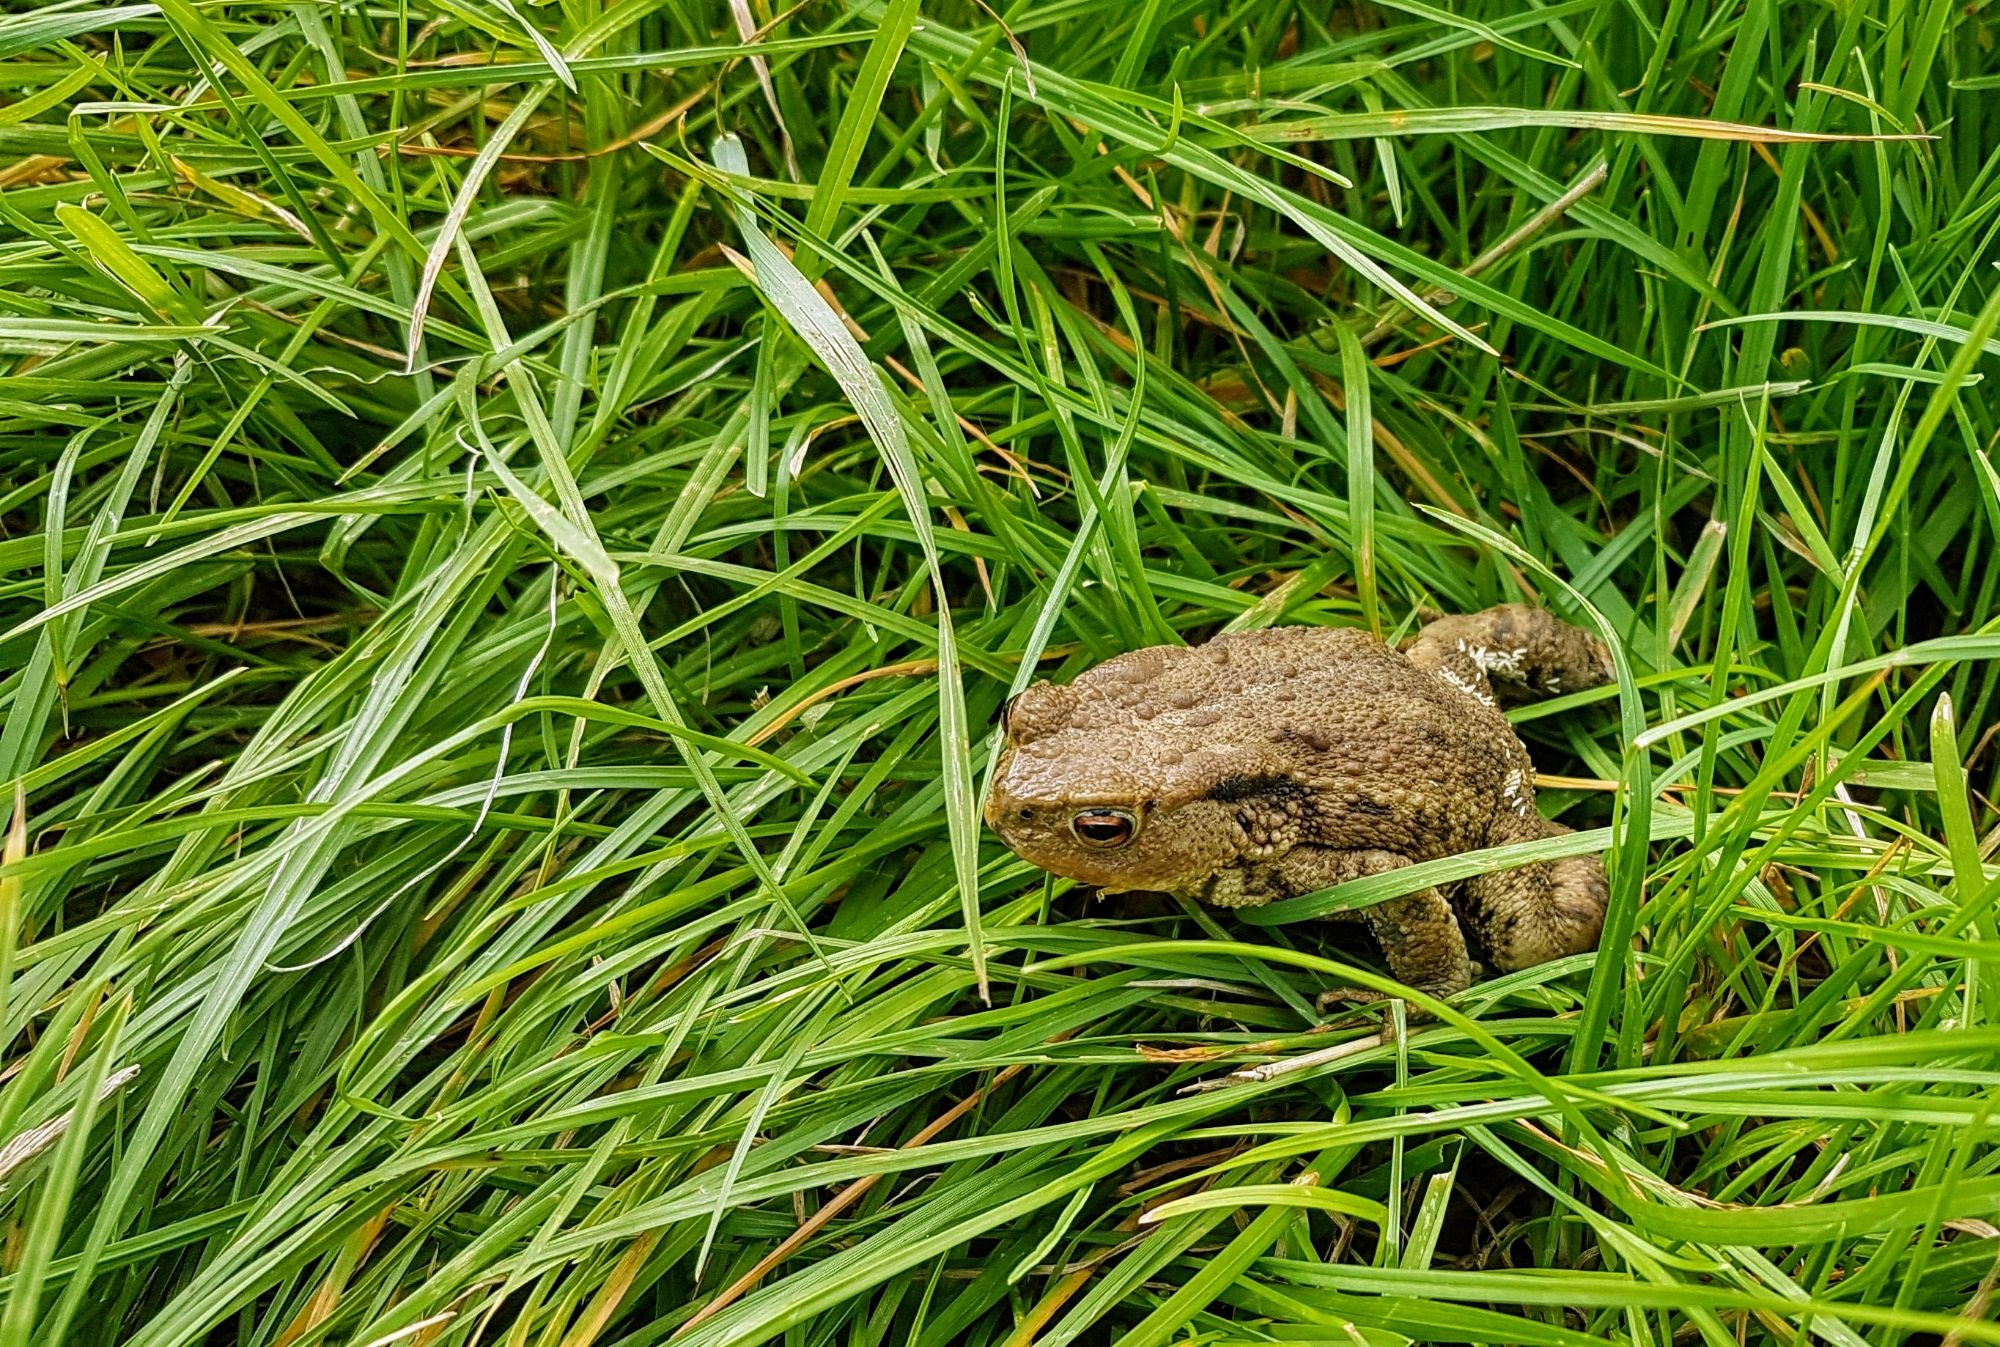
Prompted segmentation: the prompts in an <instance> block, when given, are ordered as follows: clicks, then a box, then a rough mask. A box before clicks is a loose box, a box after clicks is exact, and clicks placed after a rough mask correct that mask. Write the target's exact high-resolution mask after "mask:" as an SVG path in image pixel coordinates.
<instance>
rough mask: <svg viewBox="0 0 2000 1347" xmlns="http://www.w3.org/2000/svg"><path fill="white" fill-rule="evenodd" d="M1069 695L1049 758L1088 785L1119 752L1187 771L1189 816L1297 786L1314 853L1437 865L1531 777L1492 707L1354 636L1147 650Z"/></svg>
mask: <svg viewBox="0 0 2000 1347" xmlns="http://www.w3.org/2000/svg"><path fill="white" fill-rule="evenodd" d="M1070 686H1071V688H1072V689H1073V691H1074V694H1075V698H1076V700H1075V703H1074V705H1073V707H1072V708H1071V709H1070V712H1069V715H1068V717H1067V725H1066V726H1065V728H1064V729H1063V730H1062V731H1060V732H1058V733H1057V734H1056V735H1054V736H1052V740H1053V741H1052V742H1049V743H1048V744H1047V745H1046V747H1047V750H1048V755H1049V761H1050V762H1051V764H1052V765H1053V764H1055V763H1067V764H1069V765H1070V769H1071V770H1076V769H1077V768H1078V767H1079V765H1080V764H1082V763H1085V762H1087V761H1088V760H1089V759H1090V758H1092V757H1093V756H1096V755H1102V754H1105V753H1107V752H1109V753H1110V754H1111V755H1113V756H1114V757H1116V758H1120V759H1124V758H1127V757H1134V758H1136V757H1138V756H1140V755H1144V756H1146V757H1149V758H1151V759H1152V760H1153V761H1154V762H1156V763H1170V764H1174V765H1177V766H1180V767H1182V768H1183V769H1185V770H1182V771H1180V772H1175V773H1173V774H1171V784H1170V785H1167V786H1166V787H1165V789H1166V791H1167V793H1168V794H1169V795H1170V796H1171V797H1173V800H1174V801H1175V802H1178V801H1181V800H1186V799H1189V798H1197V797H1207V798H1211V799H1213V798H1224V799H1226V798H1229V797H1230V796H1232V795H1239V796H1251V795H1260V794H1265V793H1268V791H1269V790H1270V789H1272V788H1273V787H1275V786H1278V783H1279V782H1280V781H1283V782H1284V783H1285V785H1286V786H1288V787H1289V789H1291V790H1292V791H1294V792H1296V794H1295V796H1294V798H1295V799H1297V800H1298V801H1300V802H1301V804H1302V805H1303V806H1304V812H1305V814H1306V815H1307V817H1306V819H1305V820H1304V821H1305V824H1306V827H1307V831H1308V833H1309V834H1310V835H1311V838H1312V840H1313V841H1315V842H1318V843H1321V844H1324V845H1329V846H1352V847H1360V846H1370V847H1381V846H1387V847H1390V848H1393V849H1395V850H1397V851H1398V852H1400V853H1401V854H1404V855H1408V856H1410V857H1411V858H1412V859H1428V858H1430V857H1432V856H1440V855H1447V854H1450V853H1452V852H1456V851H1461V850H1465V849H1466V848H1468V847H1473V846H1479V845H1482V844H1483V843H1484V841H1485V839H1486V834H1487V827H1486V824H1487V822H1488V820H1489V819H1490V818H1491V816H1492V813H1493V811H1494V809H1495V808H1496V807H1497V806H1501V805H1504V804H1505V803H1506V801H1507V799H1508V797H1509V796H1510V795H1518V794H1519V782H1520V780H1521V778H1520V776H1519V775H1518V774H1519V773H1523V772H1525V771H1527V770H1529V763H1528V760H1527V757H1526V754H1525V752H1523V750H1522V748H1521V745H1520V741H1519V740H1518V739H1517V738H1515V736H1514V734H1513V731H1512V729H1511V728H1510V727H1509V726H1508V724H1507V722H1506V720H1505V718H1504V717H1502V716H1501V715H1500V713H1499V712H1498V711H1497V710H1496V709H1494V708H1493V707H1492V706H1491V705H1490V704H1488V703H1487V702H1485V701H1482V700H1481V699H1479V698H1478V697H1476V696H1474V695H1472V694H1470V693H1469V692H1467V691H1464V690H1461V689H1460V687H1458V686H1454V684H1453V683H1452V682H1451V681H1450V679H1449V678H1448V677H1446V676H1444V675H1441V674H1440V673H1438V672H1436V671H1433V670H1426V669H1421V668H1418V667H1417V666H1416V665H1414V664H1412V663H1411V662H1410V661H1409V660H1408V659H1407V658H1405V657H1404V656H1403V655H1401V654H1399V653H1398V652H1396V651H1394V650H1391V649H1389V648H1388V647H1387V646H1385V645H1383V644H1382V643H1381V642H1380V641H1377V640H1375V639H1374V638H1373V637H1371V636H1369V635H1367V634H1366V633H1365V632H1361V631H1356V630H1352V629H1338V628H1324V627H1283V628H1274V629H1271V630H1266V631H1255V632H1242V633H1237V634H1233V635H1225V636H1219V637H1217V638H1215V639H1214V640H1212V641H1210V642H1208V643H1207V644H1206V645H1203V646H1199V647H1194V648H1181V647H1171V646H1162V647H1154V648H1152V649H1147V650H1137V651H1133V652H1132V653H1130V654H1127V655H1121V656H1119V657H1117V658H1115V659H1112V660H1109V661H1107V662H1106V663H1104V664H1100V665H1098V666H1097V667H1096V668H1093V669H1091V670H1089V671H1088V672H1086V673H1084V674H1082V675H1080V676H1078V678H1077V679H1076V681H1075V682H1074V683H1072V684H1071V685H1070ZM1510 773H1512V774H1517V775H1516V776H1515V778H1514V779H1515V783H1516V784H1515V787H1514V789H1513V790H1512V791H1510V790H1509V787H1508V779H1509V775H1510ZM1281 788H1282V787H1281Z"/></svg>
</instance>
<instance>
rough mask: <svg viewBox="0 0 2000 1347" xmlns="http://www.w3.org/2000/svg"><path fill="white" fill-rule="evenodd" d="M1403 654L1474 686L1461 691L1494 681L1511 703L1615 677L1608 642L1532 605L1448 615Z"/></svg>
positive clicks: (1423, 666) (1475, 691) (1479, 690)
mask: <svg viewBox="0 0 2000 1347" xmlns="http://www.w3.org/2000/svg"><path fill="white" fill-rule="evenodd" d="M1403 653H1404V654H1405V655H1407V656H1408V657H1409V660H1410V662H1411V663H1412V664H1415V665H1416V666H1417V667H1418V668H1421V669H1429V670H1432V671H1434V672H1437V673H1438V674H1439V675H1440V676H1442V677H1445V678H1446V679H1447V680H1448V681H1451V682H1453V683H1467V682H1469V683H1472V684H1474V686H1472V687H1467V688H1463V689H1462V690H1464V691H1468V692H1471V693H1472V694H1473V695H1475V696H1480V695H1482V694H1484V693H1486V692H1487V691H1488V689H1487V688H1486V686H1485V683H1486V680H1488V679H1490V680H1492V684H1493V687H1495V688H1497V689H1498V690H1499V691H1500V693H1501V694H1502V695H1503V696H1505V697H1507V698H1508V699H1509V700H1514V699H1527V698H1533V697H1553V696H1556V695H1557V694H1559V693H1564V692H1577V691H1580V690H1581V689H1583V688H1594V687H1597V686H1598V685H1599V684H1602V683H1608V682H1610V681H1611V655H1610V652H1609V651H1607V650H1606V649H1605V648H1604V643H1603V642H1602V641H1600V640H1598V639H1597V638H1596V637H1595V636H1592V635H1591V634H1590V633H1589V632H1586V631H1584V630H1582V629H1581V628H1578V627H1573V626H1571V625H1570V624H1569V623H1567V622H1564V621H1563V620H1562V619H1560V618H1558V617H1555V616H1554V615H1552V614H1551V613H1549V612H1548V610H1547V609H1543V608H1535V607H1531V606H1530V605H1528V604H1525V603H1503V604H1501V605H1500V606H1499V607H1497V608H1488V609H1486V610H1485V611H1484V612H1478V613H1468V614H1466V615H1465V616H1463V617H1441V618H1439V619H1438V620H1437V621H1435V622H1433V623H1431V624H1430V625H1428V626H1426V627H1425V628H1424V629H1423V630H1422V631H1421V632H1418V633H1417V639H1416V640H1415V641H1414V642H1412V643H1411V645H1410V647H1409V649H1407V650H1406V651H1404V652H1403ZM1475 671H1476V672H1475Z"/></svg>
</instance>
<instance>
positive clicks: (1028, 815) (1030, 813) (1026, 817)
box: [1021, 809, 1035, 823]
mask: <svg viewBox="0 0 2000 1347" xmlns="http://www.w3.org/2000/svg"><path fill="white" fill-rule="evenodd" d="M1034 821H1035V811H1034V810H1032V809H1023V810H1022V811H1021V822H1023V823H1033V822H1034Z"/></svg>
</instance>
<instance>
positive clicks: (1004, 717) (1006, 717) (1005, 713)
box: [1000, 692, 1026, 736]
mask: <svg viewBox="0 0 2000 1347" xmlns="http://www.w3.org/2000/svg"><path fill="white" fill-rule="evenodd" d="M1024 695H1026V694H1024V693H1019V692H1017V693H1015V694H1014V695H1013V696H1011V697H1009V698H1008V699H1007V700H1006V701H1005V702H1003V703H1002V704H1001V706H1000V733H1001V734H1003V735H1008V736H1011V735H1012V734H1013V733H1014V708H1015V707H1017V706H1019V705H1020V704H1021V698H1022V697H1023V696H1024Z"/></svg>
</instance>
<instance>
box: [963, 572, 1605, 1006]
mask: <svg viewBox="0 0 2000 1347" xmlns="http://www.w3.org/2000/svg"><path fill="white" fill-rule="evenodd" d="M1610 677H1611V660H1610V656H1609V655H1608V653H1607V652H1606V651H1605V649H1604V647H1603V645H1602V643H1601V642H1599V641H1597V640H1596V639H1595V638H1594V637H1591V636H1589V635H1587V634H1585V633H1584V632H1582V631H1580V630H1578V629H1577V628H1575V627H1572V626H1570V625H1568V624H1567V623H1564V622H1561V621H1558V620H1557V619H1555V618H1554V617H1551V616H1550V615H1549V614H1548V613H1546V612H1544V611H1542V610H1541V609H1538V608H1532V607H1528V606H1526V605H1521V604H1508V605H1503V606H1501V607H1498V608H1489V609H1487V610H1486V611H1485V612H1481V613H1474V614H1472V615H1470V616H1467V617H1447V618H1443V619H1441V620H1439V621H1436V622H1433V623H1431V624H1430V625H1429V626H1427V627H1425V628H1424V629H1423V630H1422V632H1421V633H1419V634H1418V636H1417V638H1416V640H1415V641H1414V642H1412V643H1411V645H1410V646H1409V647H1408V648H1407V649H1406V650H1403V651H1400V652H1398V651H1396V650H1392V649H1390V648H1389V647H1388V646H1386V645H1384V644H1382V643H1381V642H1380V641H1377V640H1375V639H1374V638H1373V637H1371V636H1369V635H1368V634H1366V633H1365V632H1361V631H1355V630H1343V629H1334V628H1324V627H1285V628H1275V629H1271V630H1267V631H1252V632H1242V633H1238V634H1235V635H1227V636H1218V637H1216V638H1215V639H1214V640H1212V641H1210V642H1208V643H1207V644H1206V645H1202V646H1198V647H1194V648H1187V647H1180V646H1155V647H1152V648H1150V649H1146V650H1135V651H1132V652H1131V653H1129V654H1125V655H1120V656H1118V657H1117V658H1116V659H1112V660H1108V661H1106V662H1105V663H1103V664H1100V665H1098V666H1097V667H1096V668H1094V669H1090V670H1088V671H1087V672H1085V673H1083V674H1081V675H1080V676H1078V678H1077V679H1076V681H1074V682H1072V683H1070V684H1068V685H1066V686H1058V685H1056V684H1052V683H1046V682H1043V683H1037V684H1035V685H1034V686H1033V687H1030V688H1029V689H1028V690H1027V691H1025V692H1023V693H1021V695H1020V696H1018V697H1016V698H1015V699H1014V700H1013V701H1012V702H1011V703H1010V704H1009V705H1008V708H1007V713H1006V718H1005V724H1004V732H1005V734H1006V738H1007V744H1006V748H1005V749H1004V751H1003V752H1002V753H1001V756H1000V763H999V768H998V770H997V771H996V773H995V774H994V778H993V789H992V792H991V794H990V795H989V796H988V797H987V801H986V821H987V823H989V824H990V825H991V826H992V827H993V829H994V830H995V831H996V832H998V833H999V834H1000V836H1001V837H1002V838H1004V839H1005V840H1006V842H1007V844H1008V845H1009V846H1010V847H1012V848H1013V849H1014V850H1015V851H1016V852H1018V853H1020V854H1021V855H1022V856H1023V857H1025V858H1027V859H1028V860H1030V861H1033V862H1034V863H1035V864H1036V865H1039V866H1041V867H1042V868H1043V869H1046V870H1051V871H1054V872H1055V873H1056V874H1059V875H1064V876H1067V877H1068V878H1071V879H1075V880H1079V881H1081V882H1083V883H1086V884H1094V885H1097V886H1099V887H1100V888H1102V889H1105V890H1108V891H1114V892H1115V891H1119V890H1126V889H1148V890H1158V891H1163V892H1168V893H1177V894H1185V895H1187V896H1190V897H1194V898H1199V899H1201V900H1202V901H1204V902H1208V903H1213V904H1216V905H1218V906H1222V907H1255V906H1258V905H1261V904H1263V903H1267V902H1270V901H1271V900H1273V899H1275V898H1288V897H1292V896H1294V895H1297V894H1301V893H1309V892H1311V891H1313V890H1315V889H1322V888H1325V887H1327V886H1328V885H1331V884H1335V883H1339V882H1341V881H1343V880H1349V879H1357V878H1360V877H1361V876H1363V875H1370V874H1378V873H1380V872H1382V871H1385V870H1393V869H1397V868H1399V867H1401V866H1405V865H1409V864H1411V863H1413V862H1416V861H1427V860H1432V859H1435V858H1436V857H1439V856H1449V855H1454V854H1456V853H1458V852H1462V851H1472V850H1476V849H1478V848H1480V847H1489V846H1499V845H1501V844H1503V843H1508V842H1525V841H1530V840H1533V839H1535V838H1540V837H1548V836H1552V835H1554V834H1557V833H1562V832H1565V831H1567V829H1565V828H1563V827H1562V826H1561V825H1559V824H1555V823H1550V822H1548V821H1547V820H1545V819H1543V818H1542V816H1541V815H1540V814H1538V813H1536V812H1535V787H1534V764H1533V763H1532V762H1530V761H1529V759H1528V751H1527V749H1526V748H1525V747H1523V746H1522V743H1521V740H1520V738H1519V737H1518V736H1516V735H1515V733H1514V730H1513V727H1512V726H1510V725H1509V724H1508V723H1507V721H1506V719H1505V717H1503V716H1502V715H1501V714H1500V711H1499V709H1498V707H1497V705H1496V699H1495V688H1496V686H1498V687H1499V688H1500V689H1501V690H1502V691H1504V692H1506V693H1509V694H1512V695H1517V696H1522V697H1529V696H1534V695H1537V694H1541V695H1549V694H1555V693H1559V692H1569V691H1575V690H1577V689H1580V688H1587V687H1595V686H1597V685H1598V684H1601V683H1604V682H1606V681H1608V680H1609V678H1610ZM1605 898H1606V891H1605V883H1604V867H1603V865H1602V863H1601V862H1600V861H1599V860H1598V858H1597V857H1595V856H1577V857H1572V858H1569V859H1566V860H1560V861H1554V862H1542V863H1536V864H1532V865H1524V866H1521V867H1519V868H1518V869H1513V870H1504V871H1499V872H1496V873H1493V874H1486V875H1480V876H1478V877H1476V878H1473V879H1469V880H1466V881H1464V882H1463V883H1460V884H1456V885H1450V886H1446V887H1444V888H1442V889H1437V888H1427V889H1420V890H1418V891H1417V892H1415V893H1412V894H1409V895H1407V896H1405V897H1402V898H1396V899H1392V900H1390V901H1388V902H1386V903H1380V904H1378V905H1376V906H1373V907H1369V908H1364V909H1362V910H1361V911H1359V912H1357V913H1355V914H1353V915H1354V916H1356V917H1358V918H1360V919H1362V920H1365V921H1366V922H1367V923H1368V925H1369V927H1370V928H1371V929H1372V930H1373V932H1374V934H1375V936H1376V939H1377V940H1378V941H1380V943H1381V945H1382V948H1383V951H1384V953H1385V954H1386V955H1387V956H1388V961H1389V969H1390V972H1391V973H1393V974H1394V975H1395V977H1396V978H1397V979H1398V980H1399V981H1401V982H1402V983H1404V984H1405V985H1406V986H1410V987H1414V988H1417V989H1418V990H1420V991H1423V992H1427V993H1429V994H1430V995H1432V996H1438V997H1443V996H1450V995H1452V994H1453V993H1455V992H1459V991H1463V990H1464V989H1465V988H1466V987H1467V986H1468V985H1469V984H1470V983H1471V981H1472V979H1473V977H1474V976H1475V973H1476V965H1475V964H1474V963H1473V962H1472V959H1471V956H1470V955H1469V953H1468V952H1467V948H1466V939H1465V935H1464V934H1463V932H1462V930H1461V923H1462V924H1463V926H1464V928H1466V929H1469V930H1470V932H1471V933H1472V935H1473V937H1474V938H1475V940H1476V941H1477V943H1478V944H1479V945H1480V946H1481V947H1482V948H1483V949H1484V950H1485V952H1486V954H1487V956H1488V957H1489V958H1490V959H1491V960H1492V962H1493V963H1495V964H1497V965H1498V966H1499V967H1501V968H1502V969H1508V970H1512V969H1516V968H1526V967H1529V966H1531V965H1533V964H1538V963H1544V962H1546V961H1548V960H1550V959H1554V958H1559V957H1560V956H1562V955H1565V954H1574V953H1578V952H1580V951H1583V950H1587V949H1590V948H1591V947H1593V946H1594V945H1595V944H1596V943H1597V935H1598V931H1599V928H1600V927H1601V925H1602V924H1603V917H1604V904H1605Z"/></svg>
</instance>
